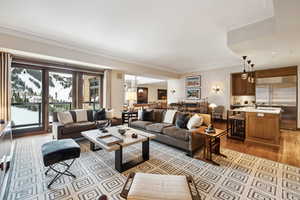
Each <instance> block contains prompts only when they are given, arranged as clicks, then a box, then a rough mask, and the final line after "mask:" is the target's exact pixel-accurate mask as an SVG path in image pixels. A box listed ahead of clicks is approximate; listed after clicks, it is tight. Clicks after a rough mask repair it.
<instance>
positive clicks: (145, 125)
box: [129, 109, 211, 156]
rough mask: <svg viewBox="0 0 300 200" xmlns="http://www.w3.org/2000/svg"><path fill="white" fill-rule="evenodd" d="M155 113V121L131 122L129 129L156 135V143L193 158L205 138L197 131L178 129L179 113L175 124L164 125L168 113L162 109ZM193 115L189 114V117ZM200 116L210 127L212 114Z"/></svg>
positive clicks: (204, 123)
mask: <svg viewBox="0 0 300 200" xmlns="http://www.w3.org/2000/svg"><path fill="white" fill-rule="evenodd" d="M153 111H154V116H153V120H151V121H143V120H130V121H129V127H132V128H136V129H139V130H143V131H146V132H149V133H152V134H155V135H156V136H157V137H156V138H155V140H156V141H158V142H161V143H164V144H167V145H170V146H173V147H176V148H179V149H182V150H184V151H186V152H187V154H188V155H189V156H193V154H194V153H195V151H196V150H198V149H199V148H200V147H201V146H202V145H203V144H204V138H203V137H202V136H201V135H199V134H195V133H194V131H195V130H188V129H183V128H178V127H177V126H176V125H175V121H176V116H177V114H178V113H179V112H177V113H176V114H175V116H174V119H173V123H163V119H164V115H165V113H166V111H165V110H160V109H155V110H153ZM193 114H195V113H193ZM193 114H191V113H189V115H193ZM198 115H200V116H202V117H203V124H202V126H208V125H209V124H210V123H211V115H210V114H200V113H199V114H198Z"/></svg>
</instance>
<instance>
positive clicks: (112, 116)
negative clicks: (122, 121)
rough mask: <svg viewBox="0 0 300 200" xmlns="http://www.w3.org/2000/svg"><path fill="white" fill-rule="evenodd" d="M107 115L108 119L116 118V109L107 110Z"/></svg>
mask: <svg viewBox="0 0 300 200" xmlns="http://www.w3.org/2000/svg"><path fill="white" fill-rule="evenodd" d="M105 117H106V119H112V118H114V109H110V110H106V111H105Z"/></svg>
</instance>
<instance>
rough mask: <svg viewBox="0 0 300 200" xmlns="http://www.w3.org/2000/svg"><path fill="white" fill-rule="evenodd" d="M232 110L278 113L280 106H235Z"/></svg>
mask: <svg viewBox="0 0 300 200" xmlns="http://www.w3.org/2000/svg"><path fill="white" fill-rule="evenodd" d="M232 111H236V112H255V113H268V114H278V115H279V114H280V113H281V108H276V107H257V108H255V107H243V108H235V109H232Z"/></svg>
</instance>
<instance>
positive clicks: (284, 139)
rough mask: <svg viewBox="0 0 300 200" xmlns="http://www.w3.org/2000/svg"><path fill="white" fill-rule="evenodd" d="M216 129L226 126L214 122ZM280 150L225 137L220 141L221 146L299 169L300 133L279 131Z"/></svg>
mask: <svg viewBox="0 0 300 200" xmlns="http://www.w3.org/2000/svg"><path fill="white" fill-rule="evenodd" d="M214 125H215V127H216V128H222V129H225V127H226V124H225V123H222V122H221V123H220V122H216V123H214ZM280 140H281V141H280V148H279V149H277V150H276V149H274V148H272V147H266V146H263V145H259V144H248V143H247V144H246V143H244V142H242V141H238V140H234V139H229V138H227V137H226V136H224V137H222V139H221V146H222V147H224V148H228V149H232V150H235V151H239V152H242V153H246V154H250V155H254V156H258V157H261V158H266V159H269V160H273V161H276V162H281V163H285V164H289V165H293V166H297V167H300V131H289V130H281V139H280Z"/></svg>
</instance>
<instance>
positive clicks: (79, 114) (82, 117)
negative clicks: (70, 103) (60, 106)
mask: <svg viewBox="0 0 300 200" xmlns="http://www.w3.org/2000/svg"><path fill="white" fill-rule="evenodd" d="M74 111H75V113H76V121H77V122H87V121H88V117H87V112H86V110H74Z"/></svg>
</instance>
